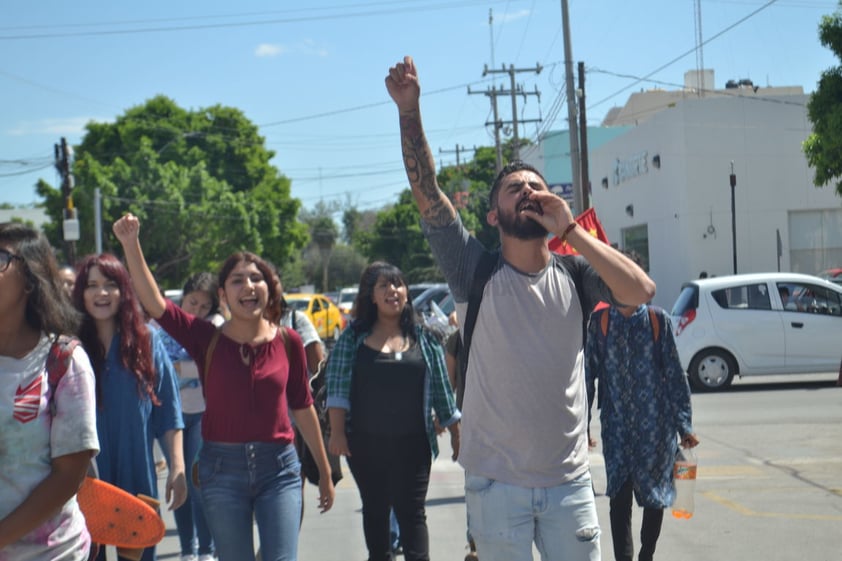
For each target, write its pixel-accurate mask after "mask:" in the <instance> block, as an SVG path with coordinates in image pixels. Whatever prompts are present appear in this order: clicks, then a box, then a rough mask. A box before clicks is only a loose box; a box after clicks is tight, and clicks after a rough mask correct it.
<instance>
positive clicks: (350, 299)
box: [336, 286, 360, 316]
mask: <svg viewBox="0 0 842 561" xmlns="http://www.w3.org/2000/svg"><path fill="white" fill-rule="evenodd" d="M359 290H360V289H359V288H358V287H356V286H349V287H348V288H343V289H341V290H340V291H339V297H338V299H337V301H336V305H337V306H339V311H340V312H342V313H343V314H345V315H346V316H350V315H351V309H352V308H353V307H354V300H355V299H356V297H357V292H359Z"/></svg>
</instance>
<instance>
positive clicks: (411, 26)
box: [0, 0, 839, 215]
mask: <svg viewBox="0 0 842 561" xmlns="http://www.w3.org/2000/svg"><path fill="white" fill-rule="evenodd" d="M296 5H299V3H295V4H294V3H292V2H277V1H276V2H270V1H262V0H261V1H257V0H255V1H248V2H241V3H231V2H221V1H219V0H203V1H202V2H198V1H196V0H179V1H175V2H173V1H168V2H164V1H161V0H146V1H144V2H133V3H127V2H114V1H102V0H96V1H84V0H83V1H82V2H65V1H58V0H45V1H43V2H28V1H24V0H9V1H6V2H3V5H2V7H0V52H2V55H3V56H2V57H0V107H3V111H2V112H0V202H9V203H12V204H16V205H26V204H32V203H37V202H39V199H38V197H37V195H36V194H35V191H34V184H35V183H36V182H37V180H38V179H39V178H43V179H44V180H46V181H48V182H50V183H52V184H53V185H57V184H58V182H59V180H58V178H57V176H56V173H55V171H54V169H53V167H52V158H53V145H54V144H56V143H57V142H58V141H59V139H60V137H62V136H64V137H66V138H67V140H68V142H70V143H71V144H77V143H78V142H80V140H81V139H82V135H83V133H84V129H83V127H84V125H85V123H86V122H88V121H90V120H94V121H99V122H107V121H112V120H114V118H115V117H116V116H118V115H121V114H123V113H124V112H125V111H126V110H127V109H129V108H131V107H134V106H137V105H141V104H143V103H144V102H145V101H146V100H147V99H149V98H151V97H153V96H155V95H157V94H164V95H166V96H168V97H170V98H172V99H173V100H175V102H176V103H178V104H179V105H180V106H181V107H183V108H186V109H193V110H196V109H200V108H203V107H208V106H211V105H215V104H222V105H227V106H233V107H236V108H239V109H240V110H242V111H243V112H244V113H245V115H246V117H247V118H249V119H250V120H251V121H252V122H254V123H255V124H257V125H258V126H259V128H260V133H261V134H262V135H263V136H264V137H265V139H266V145H267V147H268V148H269V149H271V150H273V151H275V152H276V156H275V158H274V159H273V163H274V164H275V165H276V166H277V167H278V169H279V170H280V171H281V172H282V173H283V174H285V175H286V176H288V177H289V178H291V179H292V194H293V196H294V197H297V198H299V199H301V201H302V203H303V205H304V206H305V207H307V208H311V207H312V206H313V205H314V204H316V203H317V202H318V201H319V200H321V199H323V200H326V201H327V200H339V201H341V202H343V203H345V202H350V203H352V204H355V205H357V206H358V207H359V208H363V209H365V208H378V207H380V206H382V205H384V204H388V203H390V202H394V201H395V200H396V196H397V193H399V192H400V191H401V190H402V189H403V188H404V187H405V186H406V178H405V175H404V172H403V168H402V163H401V155H400V145H399V136H398V123H397V112H396V110H395V108H394V106H393V105H392V103H391V101H390V99H389V97H388V94H387V93H386V90H385V87H384V84H383V79H384V77H385V76H386V72H387V70H388V67H389V66H390V65H392V64H394V63H395V62H396V61H398V60H400V58H401V57H402V56H403V55H404V54H410V55H412V56H413V57H414V58H415V60H416V63H417V65H418V69H419V74H420V76H421V86H422V95H423V97H422V113H423V116H424V121H425V127H426V129H427V135H428V138H429V141H430V145H431V147H432V149H433V151H434V152H435V153H436V155H437V158H436V159H437V161H438V162H444V163H445V164H449V163H455V159H456V155H455V153H453V151H454V149H455V147H456V146H457V145H458V146H460V147H465V148H468V149H471V148H473V147H474V146H491V145H493V132H492V130H491V128H490V127H487V126H485V123H486V122H487V121H490V120H491V118H492V117H491V109H490V107H491V106H490V102H489V98H488V97H487V96H485V95H469V94H468V93H467V92H468V87H469V86H470V88H471V90H472V91H480V92H482V91H485V90H487V88H489V87H491V86H492V85H494V84H498V85H499V86H503V85H506V87H508V75H492V76H487V77H485V78H484V77H483V76H482V74H483V67H484V66H485V65H489V66H490V67H491V68H495V69H496V68H500V67H501V66H503V65H506V66H508V65H514V66H515V67H516V68H534V67H535V66H536V64H538V63H540V64H541V65H542V66H543V70H542V72H541V73H540V74H535V73H531V72H523V73H518V74H517V81H518V83H519V84H522V85H523V87H524V89H525V90H527V91H534V90H535V88H537V90H538V91H540V93H541V95H540V100H539V99H538V98H536V97H535V96H529V97H528V98H527V99H526V103H525V104H524V103H523V98H519V100H518V108H519V113H520V116H519V118H521V119H536V118H542V119H544V121H543V122H542V123H540V124H534V123H533V124H526V125H525V126H524V128H523V129H521V131H520V136H521V137H528V138H533V139H534V138H535V136H536V135H537V134H538V132H540V131H542V130H546V129H549V130H559V129H566V128H567V125H566V117H567V109H566V105H563V104H562V105H559V103H560V102H563V100H564V98H563V94H564V65H563V60H564V50H563V44H564V43H563V36H562V33H561V29H562V20H561V2H560V1H559V0H483V1H476V0H389V1H385V0H309V1H308V2H302V3H300V5H306V7H294V6H296ZM569 7H570V20H571V42H572V48H573V57H572V58H573V60H574V61H580V60H581V61H584V63H585V66H586V69H587V75H586V92H587V99H588V101H587V104H586V106H587V115H588V122H589V124H590V125H598V124H599V123H600V121H601V120H602V118H603V117H604V115H605V114H606V112H607V111H608V110H609V109H610V108H611V107H612V106H613V105H622V104H624V103H625V101H626V99H627V98H628V96H629V94H630V93H632V92H634V91H638V90H641V89H647V88H653V87H659V88H663V89H676V88H678V87H680V85H681V84H682V83H683V76H684V72H685V71H687V70H691V69H694V68H695V65H696V58H695V54H694V52H693V48H694V46H695V37H696V30H695V26H694V13H695V8H694V3H693V1H692V0H637V1H631V2H630V1H628V0H570V6H569ZM837 7H838V2H837V1H836V0H777V1H772V2H769V1H768V0H702V3H701V10H702V36H703V38H704V40H705V41H706V44H705V45H704V47H703V57H704V65H705V67H706V68H712V69H714V71H715V82H716V87H717V88H722V87H724V84H725V82H726V81H727V80H729V79H741V78H749V79H751V80H753V81H754V83H755V84H757V85H760V86H766V85H772V86H802V87H803V88H804V90H805V92H812V91H813V90H814V89H815V87H816V83H817V81H818V79H819V76H820V73H821V72H822V70H824V69H827V68H829V67H830V66H833V65H836V64H839V61H838V60H836V59H835V58H834V57H833V56H832V55H831V53H830V51H828V50H827V49H825V48H824V47H822V46H821V45H820V44H819V42H818V34H817V28H818V24H819V21H820V19H821V17H822V15H826V14H831V13H832V12H833V11H834V10H835V9H837ZM489 10H492V13H493V25H489ZM708 39H710V40H709V41H708ZM685 54H686V56H683V57H682V55H685ZM672 61H675V62H672ZM670 62H672V64H667V63H670ZM662 67H663V68H662ZM661 68H662V69H661ZM656 69H661V70H659V71H658V72H657V73H654V74H652V73H653V71H655V70H656ZM650 74H651V76H650ZM639 78H647V79H645V80H642V81H641V80H639ZM500 108H501V118H504V119H507V120H508V119H511V108H510V100H508V99H502V98H501V100H500ZM558 109H560V111H559V110H558ZM554 115H555V117H554ZM440 151H444V152H440ZM80 212H81V213H82V214H83V215H84V214H85V209H80Z"/></svg>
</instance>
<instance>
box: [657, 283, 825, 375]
mask: <svg viewBox="0 0 842 561" xmlns="http://www.w3.org/2000/svg"><path fill="white" fill-rule="evenodd" d="M671 315H672V322H673V328H674V333H675V342H676V346H677V347H678V354H679V356H680V358H681V364H682V366H683V367H684V369H685V370H686V371H687V373H688V375H689V378H690V383H691V385H692V386H693V387H694V388H695V389H697V390H703V391H704V390H717V389H724V388H726V387H728V386H729V385H730V384H731V382H732V380H733V379H734V376H736V375H739V376H752V375H762V374H799V373H812V372H831V371H833V372H835V371H836V370H837V369H838V368H839V360H840V356H842V344H840V341H842V287H840V286H838V285H835V284H833V283H830V282H828V281H826V280H824V279H820V278H818V277H815V276H810V275H801V274H796V273H756V274H746V275H731V276H725V277H714V278H709V279H699V280H694V281H690V282H687V283H684V285H683V286H682V289H681V293H680V294H679V296H678V299H677V300H676V302H675V305H674V306H673V308H672V312H671Z"/></svg>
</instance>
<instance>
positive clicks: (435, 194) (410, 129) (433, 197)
mask: <svg viewBox="0 0 842 561" xmlns="http://www.w3.org/2000/svg"><path fill="white" fill-rule="evenodd" d="M386 89H387V90H388V91H389V95H390V96H392V99H393V100H394V102H395V104H396V105H397V106H398V112H399V114H400V123H401V147H402V149H403V164H404V167H405V168H406V175H407V177H408V178H409V185H410V187H412V195H413V196H414V197H415V202H416V203H417V204H418V210H419V212H420V213H421V217H422V218H423V219H424V220H425V221H426V222H427V223H429V224H430V225H431V226H444V225H446V224H449V223H450V222H452V221H453V219H454V218H456V210H455V209H454V208H453V205H452V204H450V200H449V199H448V198H447V196H446V195H445V194H444V193H443V192H442V191H441V189H439V186H438V184H437V183H436V165H435V160H434V159H433V155H432V153H431V152H430V145H429V144H427V137H426V136H425V135H424V127H423V126H422V125H421V109H420V105H419V98H420V97H421V86H420V84H419V82H418V72H417V70H416V68H415V63H414V62H413V61H412V57H408V56H407V57H404V59H403V62H399V63H397V64H396V65H395V66H393V67H391V68H390V69H389V75H388V76H387V77H386Z"/></svg>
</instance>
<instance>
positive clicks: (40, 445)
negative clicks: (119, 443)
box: [0, 223, 99, 561]
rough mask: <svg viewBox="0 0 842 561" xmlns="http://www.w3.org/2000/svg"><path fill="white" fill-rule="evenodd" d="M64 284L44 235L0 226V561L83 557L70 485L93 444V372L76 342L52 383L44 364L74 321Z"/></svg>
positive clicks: (85, 542)
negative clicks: (55, 342) (57, 376)
mask: <svg viewBox="0 0 842 561" xmlns="http://www.w3.org/2000/svg"><path fill="white" fill-rule="evenodd" d="M62 290H63V288H62V285H61V282H60V280H59V275H58V266H57V264H56V261H55V258H54V257H53V251H52V248H51V247H50V245H49V244H48V243H47V241H46V240H45V239H44V238H43V236H41V235H40V234H38V232H36V231H35V230H33V229H32V228H30V227H28V226H24V225H22V224H12V223H5V224H0V466H2V469H0V559H36V560H37V559H68V560H72V561H82V560H84V559H87V556H88V550H89V547H90V536H89V534H88V530H87V528H86V526H85V518H84V516H83V515H82V512H81V511H80V510H79V506H78V504H77V502H76V491H77V490H78V489H79V485H81V483H82V480H83V478H84V477H85V474H86V472H87V469H88V466H89V465H90V462H91V457H92V456H93V455H95V454H96V452H97V451H98V449H99V444H98V441H97V434H96V421H95V413H94V375H93V371H92V369H91V363H90V361H89V360H88V357H87V355H86V354H85V352H84V350H82V348H81V347H78V346H77V347H75V349H72V354H71V355H70V360H69V363H68V364H67V369H66V370H65V373H64V375H63V376H62V378H61V380H60V381H59V382H58V384H56V386H55V388H53V387H51V386H50V384H49V382H48V377H47V370H46V363H47V356H48V353H49V352H50V349H51V348H52V346H53V343H54V341H56V340H57V338H58V336H59V335H64V336H68V335H71V334H73V333H74V332H75V331H76V327H77V326H78V323H79V315H78V313H77V312H76V310H74V309H73V307H72V306H71V305H70V302H69V300H68V299H67V297H66V296H65V295H64V294H63V292H62ZM63 340H66V339H63ZM70 348H71V347H68V349H70Z"/></svg>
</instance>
